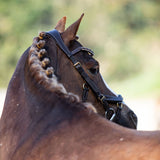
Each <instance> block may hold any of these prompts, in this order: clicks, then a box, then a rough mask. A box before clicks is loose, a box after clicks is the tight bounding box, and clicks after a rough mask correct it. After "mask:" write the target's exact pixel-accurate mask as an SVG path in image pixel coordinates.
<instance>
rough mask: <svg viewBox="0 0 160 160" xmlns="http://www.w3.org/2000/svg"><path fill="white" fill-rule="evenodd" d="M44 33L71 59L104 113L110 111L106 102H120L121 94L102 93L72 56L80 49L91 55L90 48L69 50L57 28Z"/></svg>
mask: <svg viewBox="0 0 160 160" xmlns="http://www.w3.org/2000/svg"><path fill="white" fill-rule="evenodd" d="M46 33H47V34H49V35H50V36H51V37H52V38H53V39H54V40H55V41H56V43H57V45H58V46H59V47H60V49H61V50H62V51H63V52H64V53H65V54H66V56H67V57H68V58H69V59H70V60H71V61H72V63H73V66H74V67H75V68H76V70H77V71H78V72H79V74H80V75H81V77H82V78H83V79H84V80H85V81H86V83H87V85H88V86H89V87H90V88H91V90H92V91H93V92H94V94H95V95H96V97H97V99H99V100H100V102H101V103H102V104H103V107H104V109H105V111H106V113H107V112H108V111H110V109H111V108H110V107H109V105H108V102H109V103H117V104H119V103H122V101H123V98H122V96H121V95H118V97H116V96H109V95H103V94H101V92H100V90H99V88H98V87H97V86H96V84H95V83H94V81H93V80H91V79H90V77H89V76H88V74H87V73H86V72H85V71H84V69H83V67H82V66H81V64H80V62H78V61H77V60H76V59H75V58H74V56H73V55H75V54H76V53H78V52H80V51H87V52H89V53H90V54H91V55H93V51H91V50H90V49H88V48H85V47H78V48H76V49H75V50H73V51H72V52H70V51H69V49H68V48H67V47H66V45H65V44H64V42H63V40H62V38H61V35H60V33H59V32H58V31H57V30H55V29H54V30H52V31H49V32H46ZM119 111H120V110H119ZM119 111H118V112H119ZM114 113H115V112H114ZM110 117H113V115H111V116H110Z"/></svg>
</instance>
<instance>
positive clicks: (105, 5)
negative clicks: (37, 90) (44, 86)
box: [0, 0, 160, 97]
mask: <svg viewBox="0 0 160 160" xmlns="http://www.w3.org/2000/svg"><path fill="white" fill-rule="evenodd" d="M83 12H84V13H85V16H84V18H83V21H82V23H81V26H80V29H79V32H78V34H79V36H80V42H82V44H84V46H87V47H88V48H92V49H93V50H94V52H95V57H96V58H97V59H98V61H99V62H100V65H101V73H102V75H103V77H104V79H105V80H106V82H107V83H109V85H110V87H111V88H112V89H113V90H115V91H116V92H117V93H121V94H123V95H124V96H125V97H126V96H127V97H138V96H155V97H159V95H160V62H159V61H160V1H159V0H141V1H138V0H119V1H116V0H45V1H40V0H34V1H33V0H14V1H13V0H5V1H4V0H0V88H6V87H7V85H8V83H9V80H10V78H11V76H12V74H13V72H14V70H15V66H16V63H17V61H18V59H19V58H20V56H21V55H22V53H23V52H24V51H25V49H26V48H27V47H28V46H29V45H31V43H32V39H33V37H35V36H37V35H38V32H40V31H48V30H51V29H53V28H54V26H55V25H56V23H57V21H58V20H59V19H60V18H62V17H63V16H67V26H68V25H70V24H72V23H73V22H74V21H75V20H77V19H78V18H79V17H80V15H81V14H82V13H83Z"/></svg>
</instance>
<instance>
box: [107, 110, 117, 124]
mask: <svg viewBox="0 0 160 160" xmlns="http://www.w3.org/2000/svg"><path fill="white" fill-rule="evenodd" d="M115 116H116V113H115V110H114V109H113V108H109V110H108V111H106V112H105V117H106V119H108V120H110V121H113V120H114V118H115Z"/></svg>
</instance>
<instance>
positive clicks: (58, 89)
mask: <svg viewBox="0 0 160 160" xmlns="http://www.w3.org/2000/svg"><path fill="white" fill-rule="evenodd" d="M44 37H45V33H44V32H41V33H40V34H39V37H35V38H34V39H33V43H32V45H31V47H30V50H29V57H28V66H29V72H30V75H31V76H32V77H33V78H34V79H35V81H36V83H37V84H39V85H41V86H43V88H45V89H46V90H48V91H50V92H54V93H56V94H59V95H60V96H62V97H63V98H66V99H67V100H68V101H69V102H70V103H75V102H76V103H77V102H80V99H79V96H78V95H75V94H73V93H70V92H67V91H66V89H65V87H64V85H63V84H61V83H59V82H58V79H57V77H56V75H55V73H54V68H53V67H52V66H51V65H50V59H49V57H47V50H46V49H45V44H46V40H45V38H44ZM83 105H84V106H85V107H86V108H87V109H88V110H89V111H92V112H95V113H96V112H97V111H96V109H95V107H94V106H93V105H92V104H90V103H83Z"/></svg>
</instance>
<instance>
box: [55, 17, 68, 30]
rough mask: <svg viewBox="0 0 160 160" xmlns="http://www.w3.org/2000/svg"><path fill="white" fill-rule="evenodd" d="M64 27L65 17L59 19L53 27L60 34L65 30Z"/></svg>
mask: <svg viewBox="0 0 160 160" xmlns="http://www.w3.org/2000/svg"><path fill="white" fill-rule="evenodd" d="M65 25H66V17H63V18H62V19H60V20H59V21H58V23H57V25H56V27H55V29H56V30H57V31H59V32H60V33H62V32H64V30H65Z"/></svg>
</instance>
